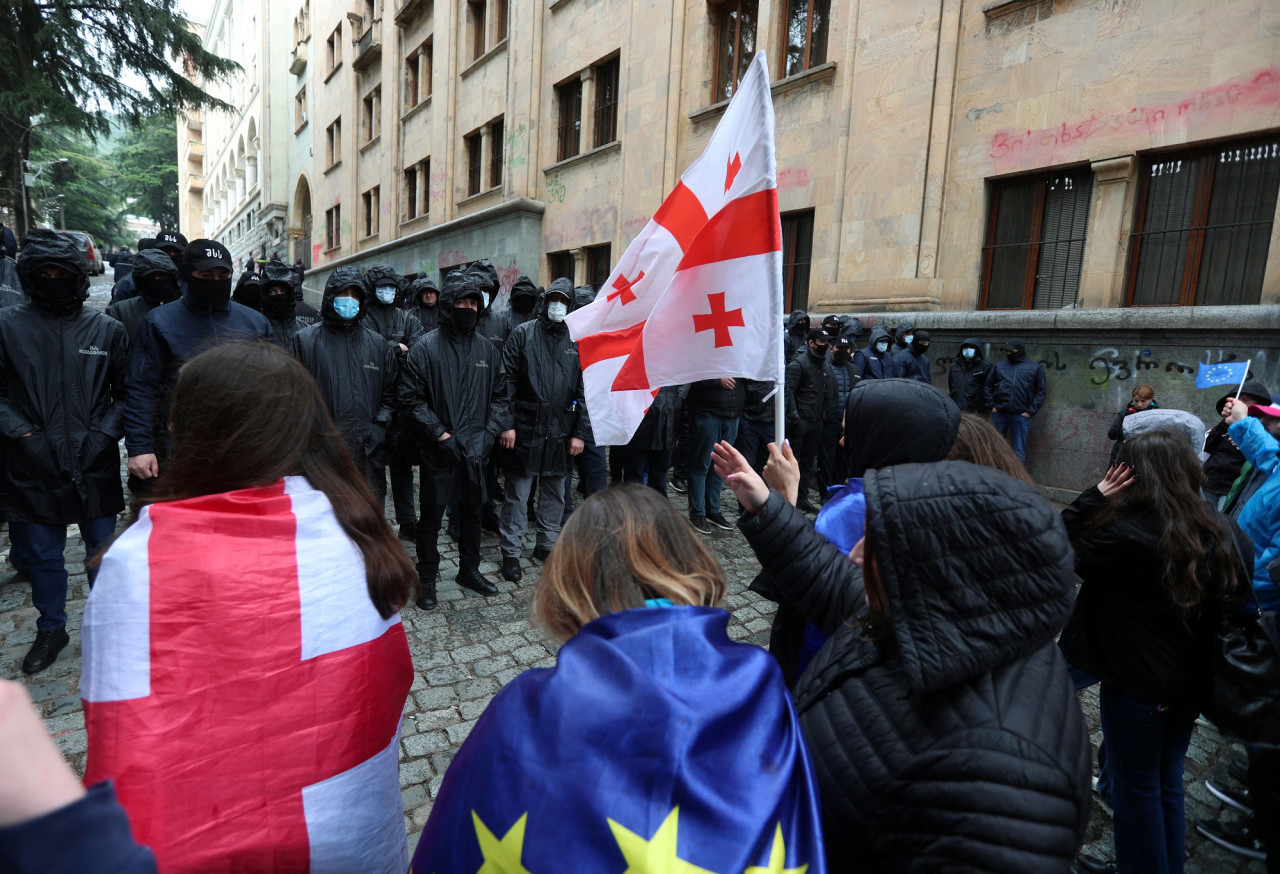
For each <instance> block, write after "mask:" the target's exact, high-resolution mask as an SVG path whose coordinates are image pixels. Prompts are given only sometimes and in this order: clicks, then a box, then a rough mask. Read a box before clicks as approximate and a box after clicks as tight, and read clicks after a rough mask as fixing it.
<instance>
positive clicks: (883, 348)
mask: <svg viewBox="0 0 1280 874" xmlns="http://www.w3.org/2000/svg"><path fill="white" fill-rule="evenodd" d="M876 351H877V352H888V351H889V344H888V343H887V342H885V341H884V340H881V341H880V342H878V343H876Z"/></svg>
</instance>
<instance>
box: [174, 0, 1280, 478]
mask: <svg viewBox="0 0 1280 874" xmlns="http://www.w3.org/2000/svg"><path fill="white" fill-rule="evenodd" d="M231 6H237V7H238V8H237V10H236V12H235V13H234V14H230V7H231ZM255 15H256V16H257V18H258V20H260V21H264V22H268V23H269V27H268V28H266V29H264V30H263V31H262V33H261V38H260V40H259V42H257V43H254V45H253V48H252V50H250V49H248V48H246V49H244V51H245V52H246V53H247V54H246V55H245V56H244V60H241V63H242V64H245V65H246V69H250V70H252V69H256V71H257V72H256V75H257V79H258V80H260V84H259V85H257V86H255V87H256V89H257V90H256V91H254V90H252V89H250V90H245V91H243V93H241V94H237V95H233V96H236V97H237V100H236V101H235V102H236V105H237V106H243V107H244V108H243V109H242V110H241V111H240V113H239V115H238V116H237V117H236V118H235V119H221V120H218V121H216V122H215V121H214V120H212V119H209V120H207V121H206V122H205V136H204V139H205V143H206V148H207V150H208V154H207V157H206V164H207V167H208V174H207V180H208V181H207V182H206V183H205V189H204V191H203V197H202V200H203V217H204V222H205V230H206V232H209V233H213V234H215V235H218V236H220V238H222V239H224V241H226V242H227V243H228V244H229V245H230V246H231V247H232V250H233V252H236V253H237V254H240V253H241V252H243V251H245V249H246V247H251V246H256V247H258V248H261V247H262V245H263V243H264V237H263V236H262V234H263V233H267V234H269V233H270V232H271V230H272V229H273V228H274V229H276V230H279V231H280V232H281V233H282V234H283V238H284V245H283V246H282V247H281V248H283V250H284V251H282V252H281V254H282V256H284V257H290V258H292V257H301V258H303V260H304V261H305V262H306V263H307V265H308V266H309V268H310V272H309V274H308V278H307V282H306V285H307V287H308V288H309V289H312V290H318V289H320V288H322V287H323V284H324V280H325V278H326V276H327V275H328V273H329V272H330V271H331V270H332V268H333V267H334V266H336V265H339V264H348V263H350V264H355V265H358V266H359V265H366V264H369V263H373V262H375V261H384V262H387V263H390V264H391V265H392V266H394V267H396V268H398V269H400V270H403V271H405V272H418V271H422V272H426V273H429V274H431V275H433V276H435V277H437V278H440V277H441V276H442V275H443V273H445V272H447V270H448V269H450V268H452V267H454V266H457V265H461V264H465V263H469V262H471V261H474V260H477V259H480V258H489V259H491V260H492V262H493V263H494V264H495V266H496V267H497V268H498V271H499V275H500V277H501V279H502V281H503V284H504V287H507V286H509V285H510V283H511V282H513V281H514V279H515V278H516V277H517V276H519V275H520V274H522V273H525V274H528V275H530V276H532V277H534V278H535V279H536V280H537V281H538V282H539V284H546V282H548V281H549V280H550V279H551V278H553V277H554V276H559V275H571V276H572V277H573V279H574V280H575V282H577V283H584V282H589V283H592V284H599V283H600V282H602V281H603V280H604V279H605V278H606V277H607V275H608V272H609V269H610V267H611V266H612V264H613V263H614V262H615V261H616V260H617V258H618V257H619V256H620V255H621V253H622V251H623V250H624V249H625V247H626V246H627V244H628V243H630V241H631V240H632V239H634V238H635V236H636V235H637V234H638V233H639V232H640V230H641V229H642V228H643V227H644V225H645V223H646V222H647V221H648V220H649V219H650V217H651V216H652V215H653V213H654V212H655V211H656V210H657V208H658V206H659V205H660V204H661V202H662V200H663V198H664V197H665V196H666V194H667V193H669V192H670V191H671V189H672V188H673V186H674V184H675V182H676V180H677V179H678V177H679V175H680V173H681V172H683V170H684V169H685V168H686V167H687V166H688V165H689V164H690V163H691V162H692V161H693V160H694V159H695V158H696V157H697V156H698V154H700V152H701V150H702V149H703V147H704V146H705V144H706V142H707V140H708V138H709V137H710V134H711V132H712V130H713V129H714V127H715V124H716V122H717V121H718V120H719V118H720V116H721V114H722V112H723V109H724V107H725V105H726V103H727V97H728V95H729V94H730V93H731V92H732V88H733V86H734V84H735V83H736V76H737V75H738V74H739V73H740V71H741V70H744V69H745V66H746V61H747V60H748V59H749V58H750V57H751V55H752V54H753V53H754V52H756V51H760V52H764V53H765V55H766V57H767V59H768V61H769V67H770V70H771V73H772V76H773V93H774V107H775V112H776V118H777V157H778V190H779V204H780V208H781V210H782V213H783V235H784V283H785V285H786V288H787V304H788V308H790V307H793V306H803V307H807V308H809V309H811V310H813V311H816V312H828V311H837V312H853V313H860V314H864V315H865V319H866V321H868V322H870V321H872V320H875V319H881V318H883V319H893V320H895V321H896V319H897V317H898V316H897V314H900V313H901V314H905V313H910V314H913V315H912V318H914V319H915V320H916V321H917V322H919V323H921V324H927V322H928V319H929V318H930V314H935V313H936V314H938V327H939V328H943V329H944V331H945V332H948V333H947V334H946V336H948V337H949V336H950V333H949V332H951V331H956V332H959V333H962V334H963V333H965V332H967V331H970V330H977V329H979V328H980V329H981V330H984V331H988V332H993V331H994V334H993V336H997V335H999V334H1000V330H997V328H993V327H992V326H993V325H994V326H999V325H1008V326H1010V330H1016V329H1017V326H1023V327H1025V328H1026V330H1027V331H1028V332H1030V331H1031V329H1032V328H1033V327H1034V328H1035V329H1036V331H1038V332H1039V333H1033V334H1032V336H1031V337H1030V340H1031V341H1032V342H1033V344H1034V343H1043V344H1044V345H1043V348H1042V349H1038V348H1035V346H1034V345H1033V347H1032V348H1031V349H1030V351H1031V352H1032V354H1033V356H1035V355H1039V356H1041V357H1046V356H1047V357H1046V360H1052V354H1051V350H1052V348H1059V347H1061V348H1065V347H1064V346H1063V345H1062V344H1063V343H1067V341H1068V340H1070V343H1067V345H1071V346H1072V348H1073V349H1076V350H1077V352H1078V349H1077V347H1078V348H1079V349H1083V348H1084V346H1090V347H1091V348H1090V349H1089V350H1088V351H1090V352H1094V351H1097V350H1099V349H1101V350H1105V349H1107V348H1113V347H1114V348H1116V349H1117V355H1120V356H1121V357H1122V358H1125V357H1126V356H1129V353H1130V352H1131V351H1132V352H1133V354H1135V355H1139V356H1140V357H1141V353H1143V352H1148V353H1150V355H1151V356H1153V357H1154V358H1155V359H1159V360H1161V361H1163V360H1164V358H1166V357H1169V356H1168V355H1164V353H1163V352H1162V351H1161V349H1162V346H1161V342H1162V341H1161V339H1160V338H1161V336H1162V334H1167V335H1168V336H1170V337H1174V336H1175V335H1176V338H1177V346H1176V351H1177V354H1176V355H1174V354H1173V352H1172V351H1171V352H1170V355H1173V357H1169V360H1170V361H1174V359H1177V360H1178V361H1179V362H1181V360H1182V359H1181V358H1178V355H1181V356H1182V357H1183V358H1186V357H1187V356H1188V355H1189V351H1188V350H1191V349H1194V348H1203V349H1206V350H1210V351H1209V352H1206V353H1205V354H1206V355H1210V357H1213V356H1219V357H1223V358H1226V359H1230V358H1231V357H1232V356H1236V357H1238V358H1240V360H1244V359H1245V358H1252V359H1255V360H1257V359H1258V357H1259V353H1260V354H1261V358H1262V360H1261V361H1260V362H1258V363H1257V364H1255V368H1257V369H1258V372H1259V374H1261V375H1263V377H1264V378H1270V379H1272V381H1274V382H1276V386H1275V387H1276V388H1277V389H1278V390H1280V370H1276V368H1277V367H1278V366H1280V342H1277V341H1276V340H1274V339H1271V338H1272V337H1274V334H1273V333H1271V332H1272V331H1273V330H1274V328H1276V327H1280V324H1277V315H1276V314H1277V312H1278V310H1277V309H1275V308H1274V305H1275V304H1277V303H1280V245H1278V243H1280V240H1278V239H1277V238H1278V237H1280V223H1277V222H1276V213H1277V193H1278V191H1280V5H1277V4H1276V3H1275V2H1274V0H1212V2H1211V0H1178V2H1174V0H986V2H983V0H970V2H963V0H721V2H707V0H660V2H656V3H655V2H652V0H547V2H538V3H518V4H517V3H511V2H510V0H291V3H290V2H285V3H278V4H277V3H272V4H268V3H266V2H255V0H217V3H216V4H215V9H214V14H213V17H212V18H211V22H210V24H209V25H208V27H207V30H206V34H207V39H206V41H207V42H208V43H209V44H210V45H211V46H212V47H214V48H215V50H220V51H221V50H223V49H230V50H238V49H237V48H236V47H237V46H238V45H240V43H238V42H237V41H236V39H234V38H233V39H231V40H230V41H229V42H228V41H227V37H225V36H223V35H222V34H223V33H224V31H225V32H226V33H229V34H235V33H237V32H238V31H237V30H236V28H237V27H242V26H244V23H245V22H248V21H250V20H251V19H252V18H253V16H255ZM219 21H223V22H231V24H230V26H229V27H230V29H229V30H227V29H226V26H225V25H224V28H223V29H222V30H220V29H219ZM277 31H282V32H283V33H284V37H283V38H282V37H280V36H278V35H275V34H276V33H277ZM219 40H222V41H221V42H220V41H219ZM246 45H248V44H247V43H246ZM286 46H288V47H289V48H286ZM254 52H257V54H256V57H257V58H259V59H262V62H261V63H260V64H258V65H257V67H256V68H253V67H252V62H253V60H254ZM233 56H235V57H237V59H240V57H241V56H240V55H235V54H234V51H233ZM246 62H248V63H246ZM229 96H232V95H229ZM250 124H256V131H257V132H256V133H254V132H253V131H250V130H249V125H250ZM242 140H243V142H244V144H245V146H244V151H243V155H242V152H241V150H240V145H239V144H240V142H241V141H242ZM254 156H256V161H257V165H258V169H257V170H254V171H251V170H250V168H249V164H250V158H251V157H254ZM282 168H283V169H282ZM254 173H256V174H257V176H258V177H260V181H259V186H260V191H261V193H260V195H258V196H255V197H251V196H249V193H248V192H249V189H250V188H252V187H253V185H252V184H251V183H250V182H249V179H250V178H251V176H252V174H254ZM187 184H188V185H190V183H189V182H188V183H187ZM250 210H252V211H253V212H252V213H250V212H248V211H250ZM274 217H281V218H283V221H282V222H280V223H277V224H274V225H272V224H270V221H271V219H272V218H274ZM246 218H247V219H251V221H248V222H246ZM244 228H251V229H252V230H242V229H244ZM241 234H244V235H246V236H240V235H241ZM249 234H258V236H247V235H249ZM228 235H230V236H228ZM269 239H270V240H272V241H274V240H276V239H282V238H281V237H270V238H269ZM242 240H243V241H244V242H242ZM268 249H269V250H272V251H274V250H275V243H274V242H271V244H270V245H268ZM1228 306H1231V307H1245V308H1250V307H1252V308H1255V309H1256V310H1257V315H1256V317H1250V316H1248V315H1244V316H1240V315H1233V316H1231V318H1230V319H1225V316H1224V318H1221V319H1220V318H1217V317H1216V316H1215V313H1225V312H1226V310H1222V309H1220V308H1222V307H1228ZM1137 308H1142V313H1143V314H1142V315H1141V316H1140V317H1139V316H1134V318H1139V320H1140V321H1141V324H1142V325H1143V328H1142V330H1141V331H1140V332H1139V333H1138V334H1134V335H1133V337H1137V338H1138V339H1133V337H1130V335H1129V334H1125V335H1124V336H1125V337H1128V338H1129V339H1126V340H1125V341H1124V342H1125V343H1128V342H1129V340H1130V339H1133V342H1136V343H1139V344H1140V345H1141V348H1140V349H1139V348H1135V349H1134V350H1128V349H1127V347H1126V349H1123V350H1121V349H1119V347H1118V346H1116V345H1115V343H1112V342H1111V341H1110V340H1109V339H1108V338H1109V337H1111V336H1112V335H1110V334H1109V333H1108V332H1109V331H1113V330H1121V328H1122V325H1125V324H1129V321H1131V319H1130V317H1129V316H1127V315H1125V313H1126V312H1127V311H1135V312H1136V311H1137ZM1064 309H1068V310H1071V311H1072V313H1073V314H1074V315H1071V316H1070V317H1068V316H1067V315H1054V313H1061V311H1062V310H1064ZM1039 310H1045V311H1053V312H1044V313H1040V314H1037V313H1036V312H1035V311H1039ZM943 311H946V312H947V315H946V317H945V319H944V318H943V317H942V312H943ZM1232 312H1239V311H1238V310H1233V311H1232ZM1246 312H1247V310H1246ZM887 313H893V314H894V315H885V314H887ZM1090 313H1093V314H1094V315H1092V316H1091V315H1089V314H1090ZM965 314H969V315H965ZM1028 319H1029V320H1030V321H1028ZM1073 319H1074V321H1073ZM1224 319H1225V320H1224ZM966 321H969V322H972V323H973V326H974V327H973V328H972V329H970V328H966V327H965V323H966ZM1068 323H1069V324H1070V325H1072V326H1075V327H1070V328H1068V327H1063V326H1067V325H1068ZM944 325H945V326H944ZM1055 325H1056V326H1058V327H1057V328H1055V327H1054V326H1055ZM1160 326H1163V327H1160ZM1228 326H1230V327H1228ZM1059 329H1061V330H1063V331H1077V330H1078V331H1080V332H1081V333H1079V334H1078V335H1076V334H1073V335H1071V336H1070V337H1067V336H1066V335H1061V334H1058V333H1055V331H1058V330H1059ZM1124 330H1128V329H1127V328H1125V329H1124ZM1241 332H1247V333H1248V336H1247V337H1245V336H1243V335H1242V333H1241ZM1005 333H1008V332H1007V331H1006V332H1005ZM1130 333H1132V331H1130ZM1116 342H1119V341H1118V340H1117V341H1116ZM1054 344H1058V346H1057V347H1054ZM1093 347H1096V349H1095V348H1093ZM1173 348H1174V347H1170V349H1171V350H1172V349H1173ZM1122 353H1123V354H1122ZM947 354H950V353H947ZM1074 354H1076V353H1074V352H1073V355H1074ZM1080 354H1083V353H1080ZM1162 356H1163V357H1162ZM1096 357H1097V356H1096V355H1090V356H1087V357H1086V358H1085V359H1082V361H1083V363H1082V366H1081V369H1082V374H1081V380H1082V387H1081V388H1080V391H1075V390H1074V389H1073V390H1072V391H1070V392H1067V391H1059V392H1058V393H1057V400H1055V399H1054V397H1053V395H1054V392H1053V391H1051V399H1050V407H1049V410H1050V411H1052V410H1055V409H1056V410H1058V413H1056V414H1060V415H1061V416H1063V417H1066V419H1070V418H1071V417H1072V416H1073V415H1076V414H1078V413H1080V412H1082V411H1083V412H1086V413H1088V414H1089V415H1093V416H1096V417H1097V418H1098V421H1099V422H1100V421H1101V420H1102V419H1103V418H1105V417H1106V416H1108V415H1111V413H1109V412H1107V411H1110V410H1113V408H1115V407H1116V405H1117V404H1118V403H1120V401H1121V400H1124V399H1122V398H1120V394H1123V392H1122V391H1120V390H1119V389H1118V388H1117V386H1120V384H1121V383H1122V382H1123V380H1119V379H1112V380H1110V381H1109V382H1108V383H1107V384H1106V386H1105V387H1103V386H1099V385H1094V384H1093V379H1091V377H1096V376H1097V375H1098V371H1097V368H1096V367H1095V368H1094V370H1093V371H1090V370H1089V366H1090V365H1089V364H1088V362H1089V361H1091V360H1093V359H1094V358H1096ZM1103 357H1104V358H1105V357H1106V356H1105V355H1103ZM1130 357H1131V356H1130ZM1201 357H1202V358H1203V357H1204V356H1201ZM1132 369H1133V368H1132V367H1130V370H1131V371H1132ZM1273 371H1274V372H1273ZM1161 372H1162V373H1163V371H1161ZM1064 378H1065V377H1064ZM938 379H939V381H940V382H943V383H945V374H939V375H938ZM1161 379H1163V377H1161ZM1188 379H1189V377H1188V376H1187V375H1186V374H1185V373H1183V372H1181V371H1179V370H1174V371H1171V372H1170V374H1169V382H1168V385H1158V386H1156V387H1157V389H1158V390H1164V391H1167V392H1172V393H1175V394H1176V393H1178V392H1183V391H1184V390H1185V388H1186V387H1185V386H1184V385H1183V383H1184V382H1186V381H1187V380H1188ZM1051 382H1052V381H1051ZM1113 395H1114V396H1113ZM1188 397H1190V396H1188ZM1059 401H1060V402H1061V406H1059V407H1055V406H1054V405H1055V404H1057V403H1058V402H1059ZM1200 412H1202V413H1203V411H1200ZM1033 433H1034V432H1033ZM1082 439H1084V438H1082ZM1092 439H1093V438H1089V440H1092ZM1094 444H1096V445H1094ZM1032 448H1033V452H1032V457H1031V458H1030V460H1029V464H1030V466H1031V469H1032V472H1033V473H1034V474H1036V475H1037V477H1040V478H1041V480H1042V482H1052V483H1054V484H1059V485H1061V486H1062V487H1063V488H1068V489H1070V488H1078V487H1080V486H1081V485H1082V484H1084V483H1086V482H1087V481H1088V479H1089V478H1090V477H1092V476H1093V475H1094V470H1093V468H1095V467H1096V466H1097V464H1098V460H1099V459H1103V458H1105V454H1106V445H1105V440H1101V439H1100V440H1095V441H1093V442H1092V443H1089V445H1087V446H1084V445H1082V446H1081V447H1080V448H1079V454H1080V457H1079V459H1077V461H1074V462H1070V463H1067V462H1062V461H1061V459H1058V460H1052V459H1050V458H1049V457H1048V456H1047V455H1045V454H1043V453H1045V452H1047V451H1048V450H1047V449H1041V448H1038V447H1037V446H1036V445H1035V439H1034V438H1033V447H1032Z"/></svg>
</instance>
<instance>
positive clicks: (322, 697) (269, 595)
mask: <svg viewBox="0 0 1280 874" xmlns="http://www.w3.org/2000/svg"><path fill="white" fill-rule="evenodd" d="M82 637H83V656H84V660H83V667H82V674H81V681H80V690H81V695H82V696H83V698H84V709H85V723H86V728H87V729H88V736H89V759H88V767H87V768H86V771H85V784H86V785H91V784H93V783H97V782H98V781H100V780H105V779H108V778H113V779H114V780H115V781H116V789H117V791H118V793H119V797H120V801H121V803H122V804H123V805H124V808H125V810H126V811H127V812H128V814H129V821H130V824H131V825H132V828H133V834H134V837H135V838H136V839H137V840H138V841H139V842H141V843H143V844H146V845H148V846H150V847H151V849H152V850H153V851H154V852H155V854H156V859H157V861H158V863H159V868H160V870H161V871H312V872H322V871H332V872H347V871H362V872H363V871H371V872H373V871H376V872H395V874H403V872H404V871H406V870H408V867H409V859H408V842H407V840H406V837H405V828H404V809H403V804H402V800H401V796H400V780H399V740H400V718H401V715H402V713H403V710H404V703H405V698H406V696H407V695H408V693H409V686H410V684H411V683H412V682H413V664H412V661H411V660H410V657H409V646H408V642H407V641H406V639H405V633H404V627H403V626H402V625H401V623H400V617H399V616H392V617H391V618H390V619H383V618H382V617H381V616H379V615H378V612H377V610H376V609H375V608H374V606H373V604H372V602H371V601H370V600H369V595H368V590H367V587H366V582H365V569H364V561H363V559H362V557H361V555H360V551H359V549H358V548H357V547H356V546H355V544H354V543H352V541H351V540H350V538H348V537H347V535H346V534H345V532H344V531H343V530H342V527H341V526H340V525H339V523H338V520H337V518H336V517H335V516H334V514H333V509H332V506H331V505H330V503H329V499H328V498H327V497H326V496H325V494H324V493H323V492H320V491H318V490H316V489H314V488H312V487H311V485H310V484H309V483H308V482H307V481H306V480H305V479H303V478H302V477H289V478H286V479H284V480H281V481H279V482H277V483H275V484H274V485H271V486H265V487H261V488H253V489H244V490H241V491H236V492H229V493H227V494H220V495H210V496H207V497H202V498H193V499H189V500H183V501H173V502H168V503H160V504H154V505H152V506H150V507H147V508H145V509H144V510H143V511H142V513H141V514H139V517H138V521H137V522H135V523H134V524H133V525H132V526H131V527H130V528H129V529H128V530H127V531H126V532H124V534H122V535H120V538H119V539H118V540H117V541H116V542H115V543H114V544H112V546H111V548H110V549H109V550H108V551H107V554H106V555H105V556H104V557H103V560H102V567H101V570H100V571H99V575H98V579H97V583H96V584H95V585H94V588H93V592H92V594H91V595H90V596H89V603H88V605H87V606H86V608H85V611H84V625H83V631H82Z"/></svg>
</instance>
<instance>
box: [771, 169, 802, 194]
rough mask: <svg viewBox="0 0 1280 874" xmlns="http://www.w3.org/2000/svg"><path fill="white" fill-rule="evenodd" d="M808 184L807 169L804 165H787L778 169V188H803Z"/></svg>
mask: <svg viewBox="0 0 1280 874" xmlns="http://www.w3.org/2000/svg"><path fill="white" fill-rule="evenodd" d="M808 184H809V170H808V168H806V167H787V168H786V169H784V170H779V171H778V188H779V189H780V190H785V189H788V188H804V187H805V186H806V185H808Z"/></svg>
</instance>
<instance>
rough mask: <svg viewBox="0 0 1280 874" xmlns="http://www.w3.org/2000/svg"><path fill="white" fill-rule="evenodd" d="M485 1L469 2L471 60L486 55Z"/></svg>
mask: <svg viewBox="0 0 1280 874" xmlns="http://www.w3.org/2000/svg"><path fill="white" fill-rule="evenodd" d="M484 7H485V0H467V13H468V15H467V18H468V25H469V26H470V28H471V60H473V61H474V60H475V59H476V58H478V57H480V56H481V55H483V54H484V26H485V14H484V13H485V8H484Z"/></svg>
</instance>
